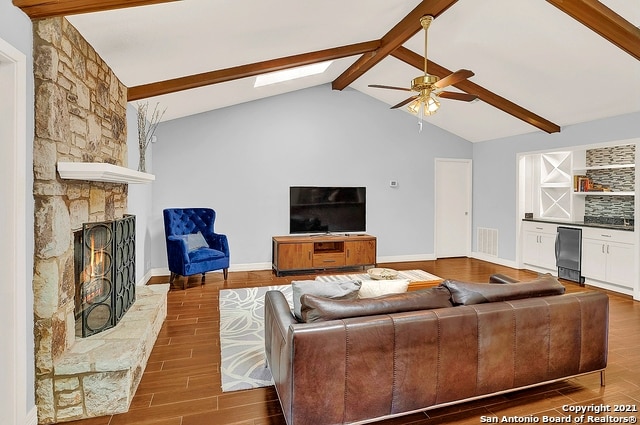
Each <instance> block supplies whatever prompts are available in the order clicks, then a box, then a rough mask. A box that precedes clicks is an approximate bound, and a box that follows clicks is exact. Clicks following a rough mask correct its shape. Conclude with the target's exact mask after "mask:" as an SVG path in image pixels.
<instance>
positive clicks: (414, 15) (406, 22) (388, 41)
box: [331, 0, 458, 90]
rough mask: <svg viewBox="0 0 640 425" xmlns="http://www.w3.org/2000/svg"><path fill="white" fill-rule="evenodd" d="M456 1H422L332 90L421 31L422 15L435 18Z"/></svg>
mask: <svg viewBox="0 0 640 425" xmlns="http://www.w3.org/2000/svg"><path fill="white" fill-rule="evenodd" d="M456 1H458V0H423V1H422V2H421V3H420V4H419V5H418V6H416V7H415V8H414V9H413V10H412V11H411V12H409V14H408V15H407V16H405V17H404V18H403V19H402V20H401V21H400V22H398V24H397V25H396V26H394V27H393V28H392V29H391V30H390V31H389V32H388V33H387V34H385V35H384V37H382V39H381V40H380V41H381V43H380V48H378V49H377V50H376V51H375V52H371V53H367V54H365V55H363V56H362V57H360V58H359V59H358V60H357V61H356V62H355V63H354V64H353V65H351V66H350V67H349V68H347V69H346V70H345V71H344V72H343V73H342V74H341V75H340V76H338V78H336V79H335V80H334V81H333V83H332V84H331V86H332V88H333V89H334V90H343V89H344V88H345V87H347V86H349V84H351V83H353V82H354V81H355V80H357V79H358V78H360V77H361V76H362V75H364V73H365V72H367V71H368V70H370V69H371V68H373V67H374V66H375V65H376V64H377V63H379V62H380V61H381V60H382V59H384V58H385V57H387V56H389V55H390V54H391V52H393V51H394V50H395V49H397V48H398V47H400V46H402V45H403V44H404V43H405V42H406V41H407V40H409V39H410V38H411V37H413V36H414V35H415V34H416V33H417V32H418V31H420V30H421V29H422V25H421V24H420V18H422V17H423V16H424V15H432V16H433V17H437V16H438V15H440V14H441V13H443V12H444V11H445V10H447V9H448V8H449V7H451V6H452V5H453V4H454V3H455V2H456Z"/></svg>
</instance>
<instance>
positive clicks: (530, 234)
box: [522, 222, 558, 270]
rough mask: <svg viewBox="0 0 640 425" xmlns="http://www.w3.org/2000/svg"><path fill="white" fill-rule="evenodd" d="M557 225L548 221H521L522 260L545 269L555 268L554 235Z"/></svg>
mask: <svg viewBox="0 0 640 425" xmlns="http://www.w3.org/2000/svg"><path fill="white" fill-rule="evenodd" d="M557 228H558V226H557V225H555V224H549V223H539V222H523V223H522V235H523V239H522V240H523V246H522V261H523V262H524V263H525V264H528V265H530V266H534V267H539V268H543V269H547V270H555V269H556V250H555V244H556V235H557Z"/></svg>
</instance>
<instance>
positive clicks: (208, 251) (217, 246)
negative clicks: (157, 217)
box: [163, 208, 229, 284]
mask: <svg viewBox="0 0 640 425" xmlns="http://www.w3.org/2000/svg"><path fill="white" fill-rule="evenodd" d="M163 215H164V233H165V237H166V243H167V260H168V263H169V271H170V272H171V277H170V278H169V283H173V280H174V279H175V278H176V276H185V277H186V276H192V275H195V274H199V273H201V274H202V283H203V284H204V277H205V273H206V272H209V271H213V270H220V269H222V270H223V275H224V280H227V277H228V273H229V243H228V241H227V236H226V235H222V234H218V233H215V232H214V231H213V223H214V221H215V219H216V212H215V211H214V210H212V209H211V208H167V209H165V210H164V211H163Z"/></svg>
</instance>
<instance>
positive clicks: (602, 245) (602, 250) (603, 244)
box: [602, 244, 604, 254]
mask: <svg viewBox="0 0 640 425" xmlns="http://www.w3.org/2000/svg"><path fill="white" fill-rule="evenodd" d="M602 253H603V254H604V244H602Z"/></svg>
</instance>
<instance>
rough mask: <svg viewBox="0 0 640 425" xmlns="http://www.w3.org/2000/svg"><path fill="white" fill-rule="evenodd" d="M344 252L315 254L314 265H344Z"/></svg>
mask: <svg viewBox="0 0 640 425" xmlns="http://www.w3.org/2000/svg"><path fill="white" fill-rule="evenodd" d="M344 265H345V261H344V252H336V253H333V252H332V253H323V254H314V255H313V267H344Z"/></svg>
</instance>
